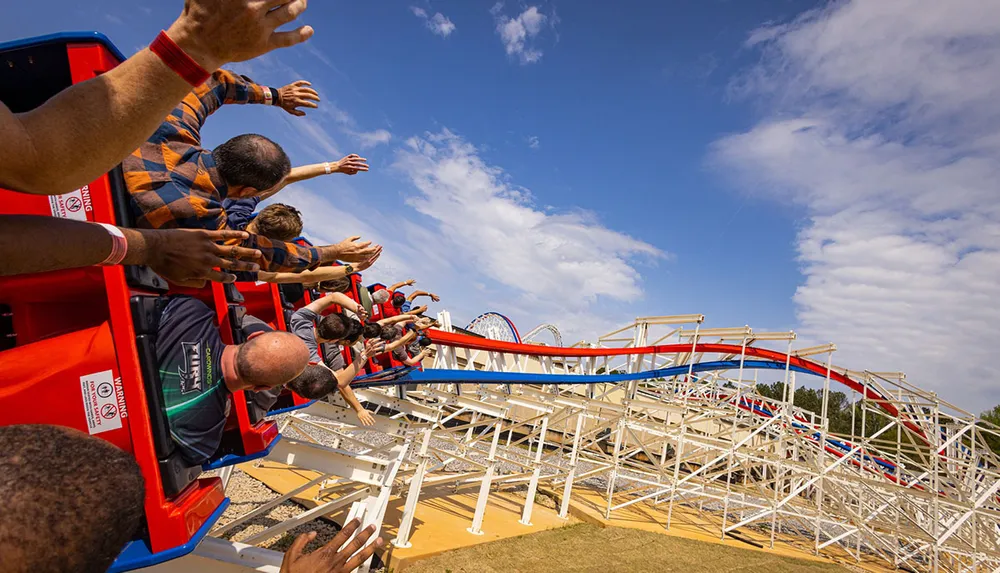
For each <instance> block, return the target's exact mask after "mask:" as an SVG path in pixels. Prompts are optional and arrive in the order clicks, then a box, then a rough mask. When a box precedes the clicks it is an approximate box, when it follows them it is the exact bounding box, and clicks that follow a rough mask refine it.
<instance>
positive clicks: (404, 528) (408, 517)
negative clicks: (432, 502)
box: [392, 427, 431, 549]
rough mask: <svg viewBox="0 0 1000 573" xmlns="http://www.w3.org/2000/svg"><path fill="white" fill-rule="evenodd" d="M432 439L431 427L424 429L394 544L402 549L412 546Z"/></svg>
mask: <svg viewBox="0 0 1000 573" xmlns="http://www.w3.org/2000/svg"><path fill="white" fill-rule="evenodd" d="M430 441H431V428H429V427H428V428H427V429H425V430H424V433H423V439H422V440H421V442H420V452H419V453H418V454H417V457H418V458H419V459H420V462H419V463H418V464H417V469H416V471H415V472H414V473H413V477H412V478H411V479H410V489H409V491H408V492H407V494H406V504H405V505H404V506H403V517H402V519H401V520H400V522H399V532H398V533H397V534H396V539H394V540H393V541H392V544H393V545H395V546H396V547H399V548H401V549H406V548H408V547H412V544H411V543H410V529H412V528H413V516H414V514H415V513H416V512H417V503H418V502H419V501H420V489H421V488H422V487H423V485H424V475H426V473H427V463H428V460H429V459H430V456H428V455H427V447H428V446H429V445H430Z"/></svg>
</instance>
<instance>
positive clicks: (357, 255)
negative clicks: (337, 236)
mask: <svg viewBox="0 0 1000 573" xmlns="http://www.w3.org/2000/svg"><path fill="white" fill-rule="evenodd" d="M360 240H361V236H360V235H356V236H354V237H348V238H346V239H344V240H343V241H341V242H339V243H337V244H336V245H333V249H335V254H336V257H335V258H337V259H338V260H341V261H344V262H345V263H360V262H363V261H367V260H368V259H370V258H372V256H374V255H375V253H376V252H379V249H380V246H379V245H372V242H371V241H363V242H358V241H360Z"/></svg>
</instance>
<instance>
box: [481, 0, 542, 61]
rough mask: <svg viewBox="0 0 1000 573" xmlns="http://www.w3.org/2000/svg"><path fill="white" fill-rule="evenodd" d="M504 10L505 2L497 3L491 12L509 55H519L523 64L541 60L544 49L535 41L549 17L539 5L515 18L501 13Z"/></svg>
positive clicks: (527, 9)
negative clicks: (541, 10)
mask: <svg viewBox="0 0 1000 573" xmlns="http://www.w3.org/2000/svg"><path fill="white" fill-rule="evenodd" d="M502 10H503V4H500V3H497V4H495V5H494V6H493V9H492V10H490V12H491V13H492V14H493V17H494V19H495V21H496V31H497V34H499V36H500V40H501V41H502V42H503V45H504V49H505V50H506V51H507V55H508V56H511V57H517V58H518V60H519V61H520V62H521V64H522V65H524V64H533V63H535V62H538V61H539V60H541V59H542V50H541V49H539V48H537V47H535V45H534V43H535V40H536V39H537V37H538V35H539V34H540V33H541V31H542V26H543V25H544V24H545V21H546V20H547V19H548V18H547V17H546V16H545V14H542V13H541V12H540V11H539V10H538V6H529V7H528V8H526V9H525V10H524V11H523V12H521V13H520V14H519V15H518V16H517V17H515V18H511V17H510V16H506V15H504V14H501V11H502ZM552 23H553V25H555V23H556V20H555V19H553V20H552Z"/></svg>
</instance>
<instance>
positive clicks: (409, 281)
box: [389, 279, 417, 291]
mask: <svg viewBox="0 0 1000 573" xmlns="http://www.w3.org/2000/svg"><path fill="white" fill-rule="evenodd" d="M416 282H417V281H415V280H413V279H409V280H405V281H403V282H401V283H396V284H394V285H392V286H391V287H389V290H391V291H395V290H396V289H399V288H403V287H405V286H413V285H414V284H416Z"/></svg>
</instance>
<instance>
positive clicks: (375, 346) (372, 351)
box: [358, 338, 385, 364]
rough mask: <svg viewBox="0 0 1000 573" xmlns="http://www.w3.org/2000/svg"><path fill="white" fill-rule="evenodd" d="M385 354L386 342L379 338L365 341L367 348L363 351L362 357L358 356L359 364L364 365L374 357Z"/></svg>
mask: <svg viewBox="0 0 1000 573" xmlns="http://www.w3.org/2000/svg"><path fill="white" fill-rule="evenodd" d="M383 352H385V341H384V340H379V339H377V338H369V339H368V340H365V346H364V348H363V349H362V350H361V355H360V356H358V363H359V364H364V363H365V362H368V359H369V358H371V357H372V356H378V355H379V354H382V353H383Z"/></svg>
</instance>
